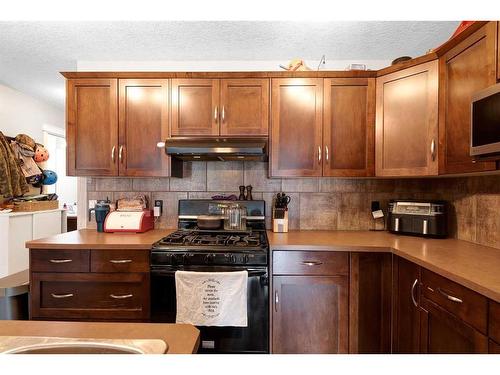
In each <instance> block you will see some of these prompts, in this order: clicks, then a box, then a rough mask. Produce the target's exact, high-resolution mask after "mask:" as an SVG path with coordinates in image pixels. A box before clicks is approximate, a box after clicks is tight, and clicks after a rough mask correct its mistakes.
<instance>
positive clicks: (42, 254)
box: [30, 250, 90, 272]
mask: <svg viewBox="0 0 500 375" xmlns="http://www.w3.org/2000/svg"><path fill="white" fill-rule="evenodd" d="M89 259H90V251H89V250H30V271H31V272H88V271H89V269H90V261H89Z"/></svg>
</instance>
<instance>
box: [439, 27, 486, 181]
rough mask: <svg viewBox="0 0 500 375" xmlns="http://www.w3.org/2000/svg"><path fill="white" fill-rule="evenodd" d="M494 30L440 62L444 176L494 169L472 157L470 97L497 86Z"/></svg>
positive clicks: (473, 37)
mask: <svg viewBox="0 0 500 375" xmlns="http://www.w3.org/2000/svg"><path fill="white" fill-rule="evenodd" d="M495 26H496V25H495V23H494V22H489V23H488V24H487V25H485V26H484V27H483V28H481V29H480V30H479V31H477V32H476V33H474V34H472V35H471V36H470V37H469V38H467V39H465V40H464V41H463V42H462V43H460V44H459V45H457V46H456V47H455V48H453V49H451V50H450V51H449V52H448V53H446V54H445V55H443V56H442V57H441V58H440V59H439V64H440V116H439V137H440V140H439V151H440V154H439V163H440V166H439V169H440V173H441V174H446V173H464V172H479V171H486V170H494V169H495V163H494V162H491V161H490V162H477V163H473V162H472V158H471V156H470V155H469V152H470V118H471V111H470V107H471V96H472V95H473V94H474V93H475V92H477V91H479V90H482V89H484V88H486V87H488V86H490V85H493V84H495V83H496V64H495V59H496V56H495V28H496V27H495Z"/></svg>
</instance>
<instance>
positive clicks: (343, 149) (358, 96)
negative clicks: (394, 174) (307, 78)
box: [323, 78, 375, 177]
mask: <svg viewBox="0 0 500 375" xmlns="http://www.w3.org/2000/svg"><path fill="white" fill-rule="evenodd" d="M323 105H324V112H323V113H324V119H323V151H324V153H323V155H324V161H323V176H340V177H342V176H349V177H354V176H355V177H365V176H373V175H374V173H375V170H374V168H375V166H374V157H375V151H374V146H375V144H374V137H375V79H373V78H326V79H325V80H324V102H323Z"/></svg>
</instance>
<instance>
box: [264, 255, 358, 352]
mask: <svg viewBox="0 0 500 375" xmlns="http://www.w3.org/2000/svg"><path fill="white" fill-rule="evenodd" d="M348 273H349V255H348V253H334V252H315V251H311V252H310V251H274V252H273V297H272V348H273V349H272V350H273V353H289V354H294V353H315V354H321V353H331V354H333V353H347V352H348V331H349V327H348V326H349V323H348V321H349V317H348V313H349V311H348V310H349V308H348V306H349V297H348V295H349V287H348V284H349V280H348Z"/></svg>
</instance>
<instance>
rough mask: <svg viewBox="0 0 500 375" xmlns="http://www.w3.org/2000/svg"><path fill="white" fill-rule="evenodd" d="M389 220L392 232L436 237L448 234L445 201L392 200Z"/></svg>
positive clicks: (389, 227)
mask: <svg viewBox="0 0 500 375" xmlns="http://www.w3.org/2000/svg"><path fill="white" fill-rule="evenodd" d="M387 220H388V225H387V228H388V230H389V232H391V233H397V234H409V235H416V236H423V237H436V238H444V237H447V236H448V215H447V203H446V202H445V201H420V200H412V199H406V200H391V201H390V202H389V215H388V218H387Z"/></svg>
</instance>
